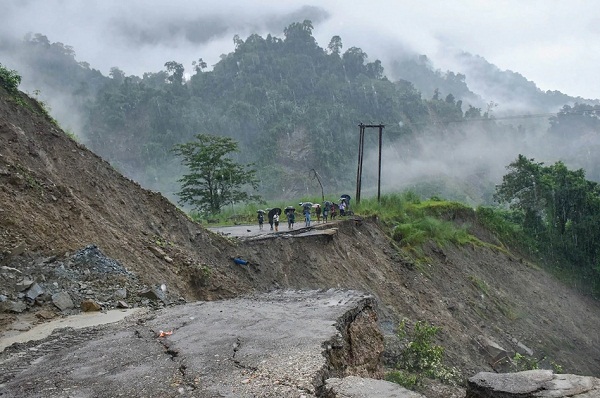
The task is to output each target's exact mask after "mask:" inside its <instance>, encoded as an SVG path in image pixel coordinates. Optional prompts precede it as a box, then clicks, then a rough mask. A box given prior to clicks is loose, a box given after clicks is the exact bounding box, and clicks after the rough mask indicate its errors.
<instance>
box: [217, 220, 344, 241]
mask: <svg viewBox="0 0 600 398" xmlns="http://www.w3.org/2000/svg"><path fill="white" fill-rule="evenodd" d="M336 223H337V221H331V222H327V223H323V222H314V221H313V222H311V226H310V227H305V226H304V221H302V223H295V224H294V229H288V224H287V222H285V223H280V224H279V231H275V229H273V230H272V231H271V230H270V228H271V227H270V226H269V224H268V223H265V224H264V225H263V229H262V230H261V229H260V228H259V227H258V224H253V225H234V226H229V227H209V228H208V230H209V231H212V232H215V233H218V234H222V235H225V236H232V237H238V238H243V237H255V236H266V235H269V234H285V233H290V232H293V233H294V234H304V233H306V232H309V231H311V230H314V229H317V228H318V229H319V230H320V229H322V228H327V227H328V226H334V225H335V224H336Z"/></svg>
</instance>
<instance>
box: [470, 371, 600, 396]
mask: <svg viewBox="0 0 600 398" xmlns="http://www.w3.org/2000/svg"><path fill="white" fill-rule="evenodd" d="M513 397H514V398H517V397H518V398H528V397H532V398H533V397H536V398H544V397H546V398H550V397H552V398H563V397H580V398H592V397H600V379H598V378H596V377H591V376H577V375H572V374H554V373H553V372H552V371H551V370H527V371H524V372H517V373H491V372H480V373H477V374H476V375H475V376H473V377H471V378H469V381H468V386H467V394H466V398H513Z"/></svg>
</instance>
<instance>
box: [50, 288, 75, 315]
mask: <svg viewBox="0 0 600 398" xmlns="http://www.w3.org/2000/svg"><path fill="white" fill-rule="evenodd" d="M52 304H54V305H55V306H56V307H57V308H58V309H59V310H61V311H64V310H67V309H69V308H73V307H75V304H73V300H71V296H69V293H67V292H59V293H55V294H53V295H52Z"/></svg>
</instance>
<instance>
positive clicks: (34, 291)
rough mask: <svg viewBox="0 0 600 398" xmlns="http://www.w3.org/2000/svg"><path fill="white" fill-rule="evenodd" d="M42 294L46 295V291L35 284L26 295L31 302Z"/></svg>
mask: <svg viewBox="0 0 600 398" xmlns="http://www.w3.org/2000/svg"><path fill="white" fill-rule="evenodd" d="M42 293H44V289H43V288H42V287H41V286H40V285H39V284H37V283H34V284H33V285H31V287H30V288H29V290H27V293H25V297H27V298H28V299H30V300H35V299H36V297H37V296H39V295H40V294H42Z"/></svg>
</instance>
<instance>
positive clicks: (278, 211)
mask: <svg viewBox="0 0 600 398" xmlns="http://www.w3.org/2000/svg"><path fill="white" fill-rule="evenodd" d="M275 214H281V209H280V208H279V207H275V208H273V209H271V210H269V214H268V216H269V218H273V216H274V215H275Z"/></svg>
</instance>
